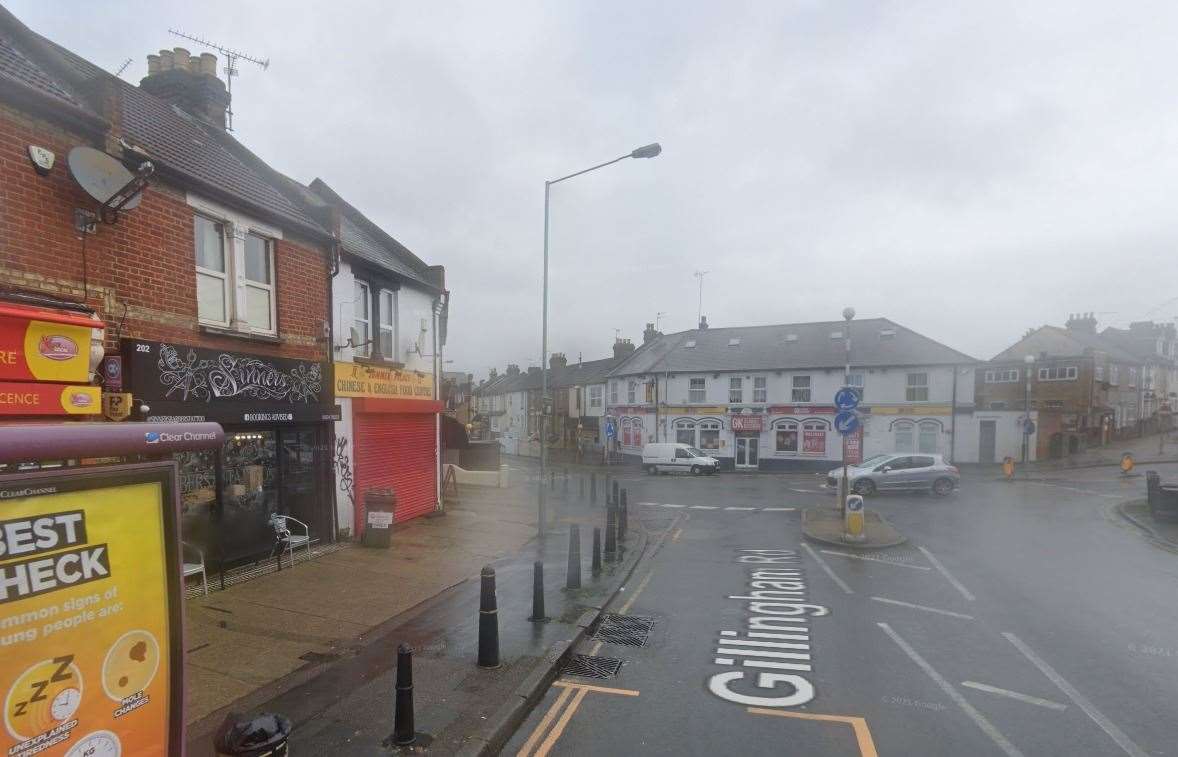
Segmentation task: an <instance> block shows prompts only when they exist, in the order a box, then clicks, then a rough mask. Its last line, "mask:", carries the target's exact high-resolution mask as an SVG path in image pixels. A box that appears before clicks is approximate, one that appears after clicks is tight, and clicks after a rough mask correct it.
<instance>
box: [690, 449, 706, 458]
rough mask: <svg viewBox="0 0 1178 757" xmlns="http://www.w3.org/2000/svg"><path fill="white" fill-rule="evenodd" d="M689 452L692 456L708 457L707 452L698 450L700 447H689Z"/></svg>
mask: <svg viewBox="0 0 1178 757" xmlns="http://www.w3.org/2000/svg"><path fill="white" fill-rule="evenodd" d="M687 452H688V453H689V454H690V455H691V456H692V457H707V454H705V453H703V452H701V451H699V450H698V449H696V448H695V447H688V448H687Z"/></svg>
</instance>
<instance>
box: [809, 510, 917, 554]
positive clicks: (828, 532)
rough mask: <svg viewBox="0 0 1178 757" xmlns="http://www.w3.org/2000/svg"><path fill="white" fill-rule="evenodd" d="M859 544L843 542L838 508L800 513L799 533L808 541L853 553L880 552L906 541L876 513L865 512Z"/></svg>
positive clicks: (856, 542)
mask: <svg viewBox="0 0 1178 757" xmlns="http://www.w3.org/2000/svg"><path fill="white" fill-rule="evenodd" d="M863 521H864V522H863V534H864V537H865V538H864V539H863V540H862V541H847V540H844V539H843V515H842V512H841V511H840V510H839V509H838V508H837V507H830V506H826V505H823V506H819V507H809V508H806V509H805V510H803V511H802V533H803V534H805V535H806V538H807V539H812V540H814V541H817V542H822V543H823V544H833V545H836V546H839V547H850V548H852V549H883V548H885V547H896V546H899V545H901V544H903V543H904V542H906V541H908V537H906V536H904V535H903V534H901V533H900V532H899V531H897V530H896V529H895V528H893V527H892V524H891V523H888V522H887V521H886V520H885V519H884V518H883V516H882V515H880V514H879V513H877V512H875V511H872V510H867V511H866V512H865V513H864V519H863Z"/></svg>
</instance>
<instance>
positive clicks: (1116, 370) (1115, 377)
mask: <svg viewBox="0 0 1178 757" xmlns="http://www.w3.org/2000/svg"><path fill="white" fill-rule="evenodd" d="M1120 374H1121V366H1119V365H1117V364H1116V363H1113V364H1112V365H1110V366H1109V367H1108V383H1109V384H1110V385H1112V386H1120V384H1121V375H1120Z"/></svg>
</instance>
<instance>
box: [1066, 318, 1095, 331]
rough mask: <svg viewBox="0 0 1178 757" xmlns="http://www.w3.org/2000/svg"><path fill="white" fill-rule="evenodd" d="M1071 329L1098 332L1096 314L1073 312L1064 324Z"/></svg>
mask: <svg viewBox="0 0 1178 757" xmlns="http://www.w3.org/2000/svg"><path fill="white" fill-rule="evenodd" d="M1064 325H1065V326H1066V327H1067V328H1068V330H1069V331H1082V332H1084V333H1085V334H1095V333H1096V316H1095V315H1093V314H1092V313H1071V314H1069V315H1068V322H1067V323H1065V324H1064Z"/></svg>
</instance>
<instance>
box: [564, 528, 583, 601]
mask: <svg viewBox="0 0 1178 757" xmlns="http://www.w3.org/2000/svg"><path fill="white" fill-rule="evenodd" d="M564 587H565V588H566V589H579V588H581V527H580V526H578V525H577V524H576V523H574V524H572V525H571V526H569V569H568V574H567V575H566V576H565V581H564Z"/></svg>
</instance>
